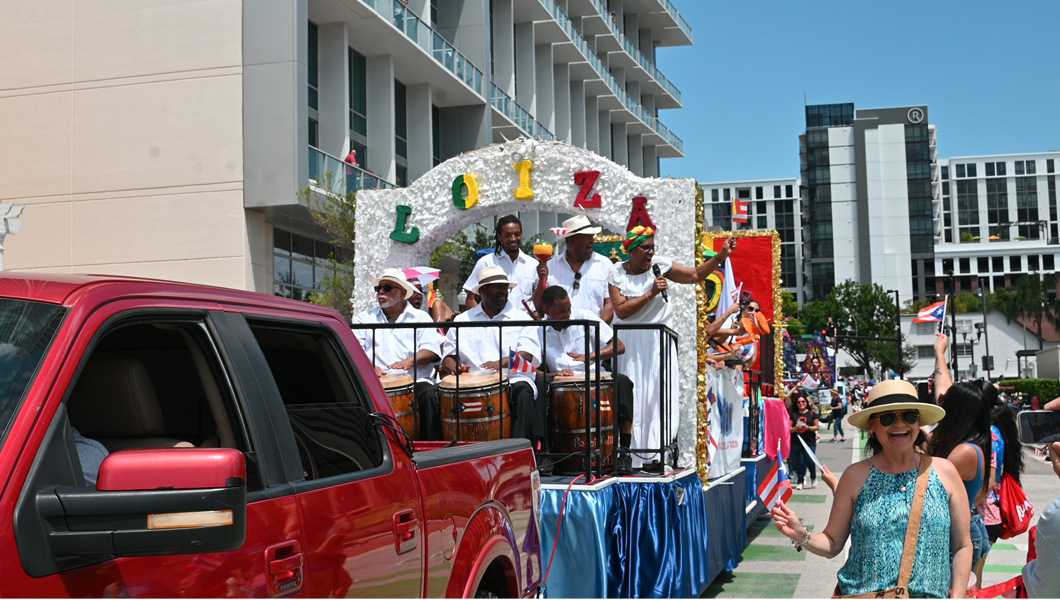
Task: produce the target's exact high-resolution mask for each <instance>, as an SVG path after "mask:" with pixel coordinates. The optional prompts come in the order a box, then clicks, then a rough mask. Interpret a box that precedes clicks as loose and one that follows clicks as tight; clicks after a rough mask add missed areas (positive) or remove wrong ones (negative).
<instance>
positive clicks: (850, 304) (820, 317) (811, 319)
mask: <svg viewBox="0 0 1060 600" xmlns="http://www.w3.org/2000/svg"><path fill="white" fill-rule="evenodd" d="M799 318H800V320H801V321H802V322H803V323H805V324H806V325H807V327H808V328H809V330H810V331H820V330H824V329H826V328H827V327H828V326H829V319H831V321H832V323H833V324H834V326H835V329H836V331H837V332H838V337H837V339H836V346H837V348H838V349H841V350H844V351H845V352H846V353H847V354H849V355H850V357H851V358H852V359H853V360H854V362H856V363H857V364H858V365H859V366H861V367H862V368H863V369H865V372H866V373H867V374H868V376H869V378H871V379H875V378H876V375H877V373H878V372H879V371H880V369H889V370H894V371H899V370H902V371H907V370H909V369H911V368H912V367H913V360H912V359H913V358H914V357H915V354H914V352H915V351H914V350H913V348H912V347H911V346H904V344H905V336H902V342H901V343H902V344H903V346H904V348H903V356H902V359H903V360H902V364H899V362H898V345H897V344H896V343H895V342H893V341H882V340H879V339H873V338H895V337H896V336H897V334H898V329H897V325H896V318H897V309H896V307H895V305H894V296H892V295H890V294H888V293H887V292H886V291H885V290H884V289H883V288H882V287H880V286H879V285H877V284H875V283H872V284H860V283H857V282H855V281H844V282H843V283H841V284H839V285H838V286H836V287H835V288H833V289H832V291H831V292H830V293H829V294H828V297H827V298H825V299H823V300H819V301H816V302H810V303H808V304H807V305H806V306H803V307H802V309H801V310H800V311H799Z"/></svg>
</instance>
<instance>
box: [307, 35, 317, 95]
mask: <svg viewBox="0 0 1060 600" xmlns="http://www.w3.org/2000/svg"><path fill="white" fill-rule="evenodd" d="M308 52H309V64H308V65H306V66H307V70H308V71H309V73H308V80H309V108H312V109H313V110H317V89H318V85H317V26H316V25H314V24H313V23H312V22H310V23H309V48H308Z"/></svg>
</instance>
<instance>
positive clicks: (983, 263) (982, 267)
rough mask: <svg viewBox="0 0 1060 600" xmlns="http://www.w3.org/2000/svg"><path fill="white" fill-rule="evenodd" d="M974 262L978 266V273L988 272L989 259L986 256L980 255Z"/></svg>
mask: <svg viewBox="0 0 1060 600" xmlns="http://www.w3.org/2000/svg"><path fill="white" fill-rule="evenodd" d="M976 263H977V264H978V266H979V272H980V273H988V272H990V259H989V258H987V257H986V256H980V257H979V258H978V259H977V260H976Z"/></svg>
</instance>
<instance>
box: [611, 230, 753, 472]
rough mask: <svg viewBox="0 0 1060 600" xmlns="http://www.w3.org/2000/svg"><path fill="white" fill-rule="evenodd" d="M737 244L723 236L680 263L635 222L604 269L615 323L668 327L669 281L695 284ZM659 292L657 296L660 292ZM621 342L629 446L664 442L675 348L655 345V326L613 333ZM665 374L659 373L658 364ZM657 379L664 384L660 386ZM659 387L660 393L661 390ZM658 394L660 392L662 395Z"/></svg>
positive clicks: (672, 404) (671, 414) (674, 402)
mask: <svg viewBox="0 0 1060 600" xmlns="http://www.w3.org/2000/svg"><path fill="white" fill-rule="evenodd" d="M735 249H736V238H732V237H730V238H729V239H728V240H726V241H725V244H724V245H723V246H722V248H721V251H719V252H718V253H717V254H716V255H714V256H713V257H711V258H710V260H708V261H706V262H704V263H703V264H701V265H699V266H698V267H696V268H694V269H693V268H690V267H685V266H682V265H679V264H677V263H675V262H674V261H673V260H671V259H670V258H667V257H664V256H656V255H655V231H654V230H653V229H652V228H651V227H644V226H637V227H634V228H633V229H632V230H630V231H629V233H627V234H626V241H625V242H624V243H623V244H622V253H623V254H625V255H627V256H629V259H628V260H626V261H625V262H620V263H617V264H615V265H613V266H612V267H611V271H610V273H608V277H607V283H608V293H609V295H610V296H611V306H613V307H614V310H615V317H614V321H613V323H614V324H619V323H631V324H661V325H665V326H667V327H672V326H673V325H672V324H671V314H672V312H673V310H672V308H671V307H672V304H670V302H669V300H668V298H667V297H666V296H665V293H666V289H667V288H668V287H669V282H671V281H673V282H674V283H692V284H695V283H699V282H701V281H703V280H704V279H706V278H707V276H708V275H710V274H711V273H713V272H714V270H715V269H717V268H718V266H719V265H721V264H723V263H724V262H725V259H726V258H727V257H728V256H729V255H730V254H732V252H733V250H735ZM660 295H662V296H663V297H662V298H660V297H659V296H660ZM618 337H619V338H620V339H621V342H622V343H623V344H625V346H626V353H625V354H622V355H620V356H619V357H618V359H617V360H618V368H617V369H616V371H617V372H619V373H622V374H624V375H626V376H627V377H629V378H630V379H632V380H633V440H632V447H633V448H640V449H647V448H659V447H661V446H663V445H666V444H669V443H670V442H671V441H673V440H672V439H663V438H662V433H661V432H660V431H659V429H660V423H659V415H660V402H663V401H664V400H665V403H666V406H667V407H668V409H669V411H668V413H667V422H668V425H669V426H668V429H669V433H670V435H671V436H676V435H677V419H678V398H677V349H676V347H674V345H673V344H672V343H671V342H669V341H667V343H666V344H667V348H666V349H665V350H663V349H661V348H659V332H658V331H657V330H654V329H643V330H623V331H620V332H619V333H618ZM664 367H665V368H666V370H667V373H666V376H665V378H663V368H664ZM661 381H664V382H665V383H666V387H665V389H662V390H661V389H660V388H661V385H660V384H661ZM660 392H663V393H662V394H660ZM662 396H665V398H663V397H662ZM646 458H649V457H648V456H647V455H637V454H634V456H633V467H634V468H637V467H640V466H642V465H643V464H644V463H646V462H648V461H647V460H645V459H646Z"/></svg>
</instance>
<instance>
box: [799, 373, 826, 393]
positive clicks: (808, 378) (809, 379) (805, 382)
mask: <svg viewBox="0 0 1060 600" xmlns="http://www.w3.org/2000/svg"><path fill="white" fill-rule="evenodd" d="M799 385H800V386H801V387H804V388H807V389H811V390H815V389H817V388H818V387H819V386H820V385H821V382H820V381H817V380H816V379H814V378H813V376H812V375H810V374H809V373H806V374H805V375H803V376H802V379H800V380H799Z"/></svg>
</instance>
